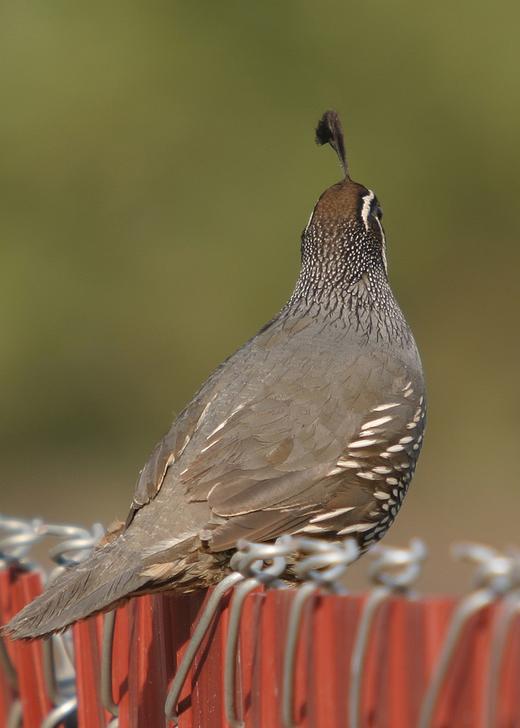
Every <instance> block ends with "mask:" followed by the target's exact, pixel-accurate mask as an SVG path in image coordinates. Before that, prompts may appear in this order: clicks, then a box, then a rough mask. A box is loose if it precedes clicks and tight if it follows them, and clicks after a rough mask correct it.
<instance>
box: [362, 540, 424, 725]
mask: <svg viewBox="0 0 520 728" xmlns="http://www.w3.org/2000/svg"><path fill="white" fill-rule="evenodd" d="M371 554H372V555H373V556H375V560H374V561H373V562H372V564H371V565H370V567H369V575H370V578H371V580H372V583H373V584H374V585H375V586H374V588H373V589H372V591H371V592H370V594H369V595H368V598H367V600H366V602H365V605H364V608H363V612H362V614H361V618H360V621H359V626H358V631H357V635H356V640H355V642H354V647H353V650H352V657H351V662H350V684H349V727H350V728H359V726H360V725H361V722H362V716H361V694H362V690H363V675H364V667H365V661H366V654H367V648H368V644H369V640H370V633H371V631H372V626H373V623H374V619H375V617H376V615H377V612H378V610H379V608H380V606H381V605H382V604H383V603H384V602H385V601H386V600H387V599H388V598H389V597H390V596H392V594H395V593H401V594H407V595H410V590H411V588H412V586H413V584H414V583H415V581H416V580H417V578H418V577H419V575H420V573H421V567H422V564H423V562H424V560H425V559H426V555H427V551H426V546H425V544H424V543H423V542H422V541H420V540H419V539H413V540H412V541H410V546H409V547H408V548H407V549H406V548H394V547H391V546H382V545H381V546H376V547H374V548H373V549H372V551H371Z"/></svg>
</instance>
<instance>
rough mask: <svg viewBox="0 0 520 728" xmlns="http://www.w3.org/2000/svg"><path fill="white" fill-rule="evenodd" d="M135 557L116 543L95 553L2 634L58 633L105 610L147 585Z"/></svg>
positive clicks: (21, 636) (59, 579) (24, 636)
mask: <svg viewBox="0 0 520 728" xmlns="http://www.w3.org/2000/svg"><path fill="white" fill-rule="evenodd" d="M136 556H137V555H136V554H135V553H133V552H130V553H128V550H127V549H124V548H121V547H120V542H119V541H115V542H114V543H111V544H107V545H106V546H104V547H103V548H100V549H98V550H96V551H95V552H94V553H93V554H92V556H91V557H90V558H89V559H87V560H86V561H84V562H82V563H81V564H78V565H77V566H74V567H72V568H71V569H69V570H67V571H66V572H64V573H63V574H61V575H60V576H59V577H57V578H56V579H55V580H54V581H53V582H52V583H51V585H50V586H49V588H48V589H46V590H45V591H44V592H43V593H42V594H41V595H40V596H39V597H37V599H35V600H34V601H33V602H31V603H30V604H28V605H27V606H26V607H25V608H24V609H22V610H21V612H19V613H18V614H17V615H16V616H15V617H14V618H13V619H12V620H11V621H10V622H9V623H8V624H7V625H6V626H5V627H4V628H3V630H2V632H3V633H4V634H5V635H6V636H8V637H11V638H12V639H33V638H36V637H44V636H46V635H49V634H51V633H53V632H59V631H61V630H63V629H65V628H66V627H68V626H69V625H71V624H72V623H73V622H76V621H77V620H78V619H84V618H85V617H88V616H89V615H91V614H93V613H95V612H100V611H104V610H107V609H109V608H110V607H112V606H114V605H115V604H116V603H118V602H120V601H121V600H122V599H125V598H127V597H128V596H129V595H130V594H132V593H133V592H135V591H136V590H138V589H139V588H140V587H142V586H143V584H145V583H146V582H147V581H148V578H147V577H146V576H143V575H142V574H140V570H141V565H140V561H139V559H138V558H136Z"/></svg>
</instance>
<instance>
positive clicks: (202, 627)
mask: <svg viewBox="0 0 520 728" xmlns="http://www.w3.org/2000/svg"><path fill="white" fill-rule="evenodd" d="M243 579H244V577H243V576H242V574H238V573H236V572H234V573H233V574H229V576H226V577H225V578H224V579H222V581H221V582H220V584H218V586H216V587H215V589H214V590H213V592H212V594H211V596H210V598H209V599H208V603H207V604H206V607H205V609H204V611H203V612H202V614H201V616H200V619H199V621H198V624H197V626H196V628H195V631H194V632H193V635H192V638H191V640H190V642H189V644H188V649H187V650H186V652H185V653H184V656H183V658H182V660H181V664H180V665H179V668H178V670H177V672H176V673H175V677H174V679H173V682H172V684H171V687H170V689H169V691H168V695H167V696H166V702H165V704H164V713H165V716H166V720H167V721H168V720H170V721H172V722H173V724H174V725H178V724H179V716H178V714H177V702H178V700H179V695H180V694H181V691H182V688H183V686H184V683H185V682H186V678H187V676H188V672H189V671H190V667H191V665H192V663H193V660H194V659H195V655H196V654H197V652H198V650H199V647H200V645H201V643H202V640H203V639H204V637H205V636H206V633H207V631H208V629H209V628H210V626H211V623H212V621H213V618H214V616H215V614H216V612H217V609H218V608H219V606H220V603H221V601H222V599H223V597H224V596H225V595H226V594H227V592H228V591H229V590H230V589H232V588H233V587H234V586H235V585H236V584H238V583H239V582H240V581H242V580H243Z"/></svg>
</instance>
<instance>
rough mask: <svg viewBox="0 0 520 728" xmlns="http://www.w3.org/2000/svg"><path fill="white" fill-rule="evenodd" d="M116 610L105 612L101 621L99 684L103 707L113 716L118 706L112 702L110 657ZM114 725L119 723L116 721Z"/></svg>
mask: <svg viewBox="0 0 520 728" xmlns="http://www.w3.org/2000/svg"><path fill="white" fill-rule="evenodd" d="M115 623H116V612H115V610H112V611H111V612H108V613H107V614H105V618H104V621H103V644H102V647H101V684H100V695H101V703H102V704H103V707H104V708H105V709H106V710H108V712H109V713H111V714H112V715H113V716H114V717H115V718H117V717H118V715H119V706H118V705H117V703H115V702H114V697H113V694H112V658H113V656H114V628H115ZM114 725H115V726H117V725H119V721H116V722H115V724H114Z"/></svg>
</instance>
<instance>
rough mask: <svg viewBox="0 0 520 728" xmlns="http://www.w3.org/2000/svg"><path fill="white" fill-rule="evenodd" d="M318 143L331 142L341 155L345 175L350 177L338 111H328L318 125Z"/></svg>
mask: <svg viewBox="0 0 520 728" xmlns="http://www.w3.org/2000/svg"><path fill="white" fill-rule="evenodd" d="M316 144H330V146H331V147H332V148H333V149H334V151H335V152H336V154H337V155H338V157H339V161H340V162H341V166H342V167H343V171H344V172H345V177H346V178H347V179H348V178H349V173H348V162H347V155H346V154H345V142H344V140H343V127H342V126H341V121H340V119H339V116H338V113H337V112H336V111H332V110H331V111H326V112H325V113H324V114H323V116H322V117H321V119H320V120H319V122H318V126H317V127H316Z"/></svg>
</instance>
